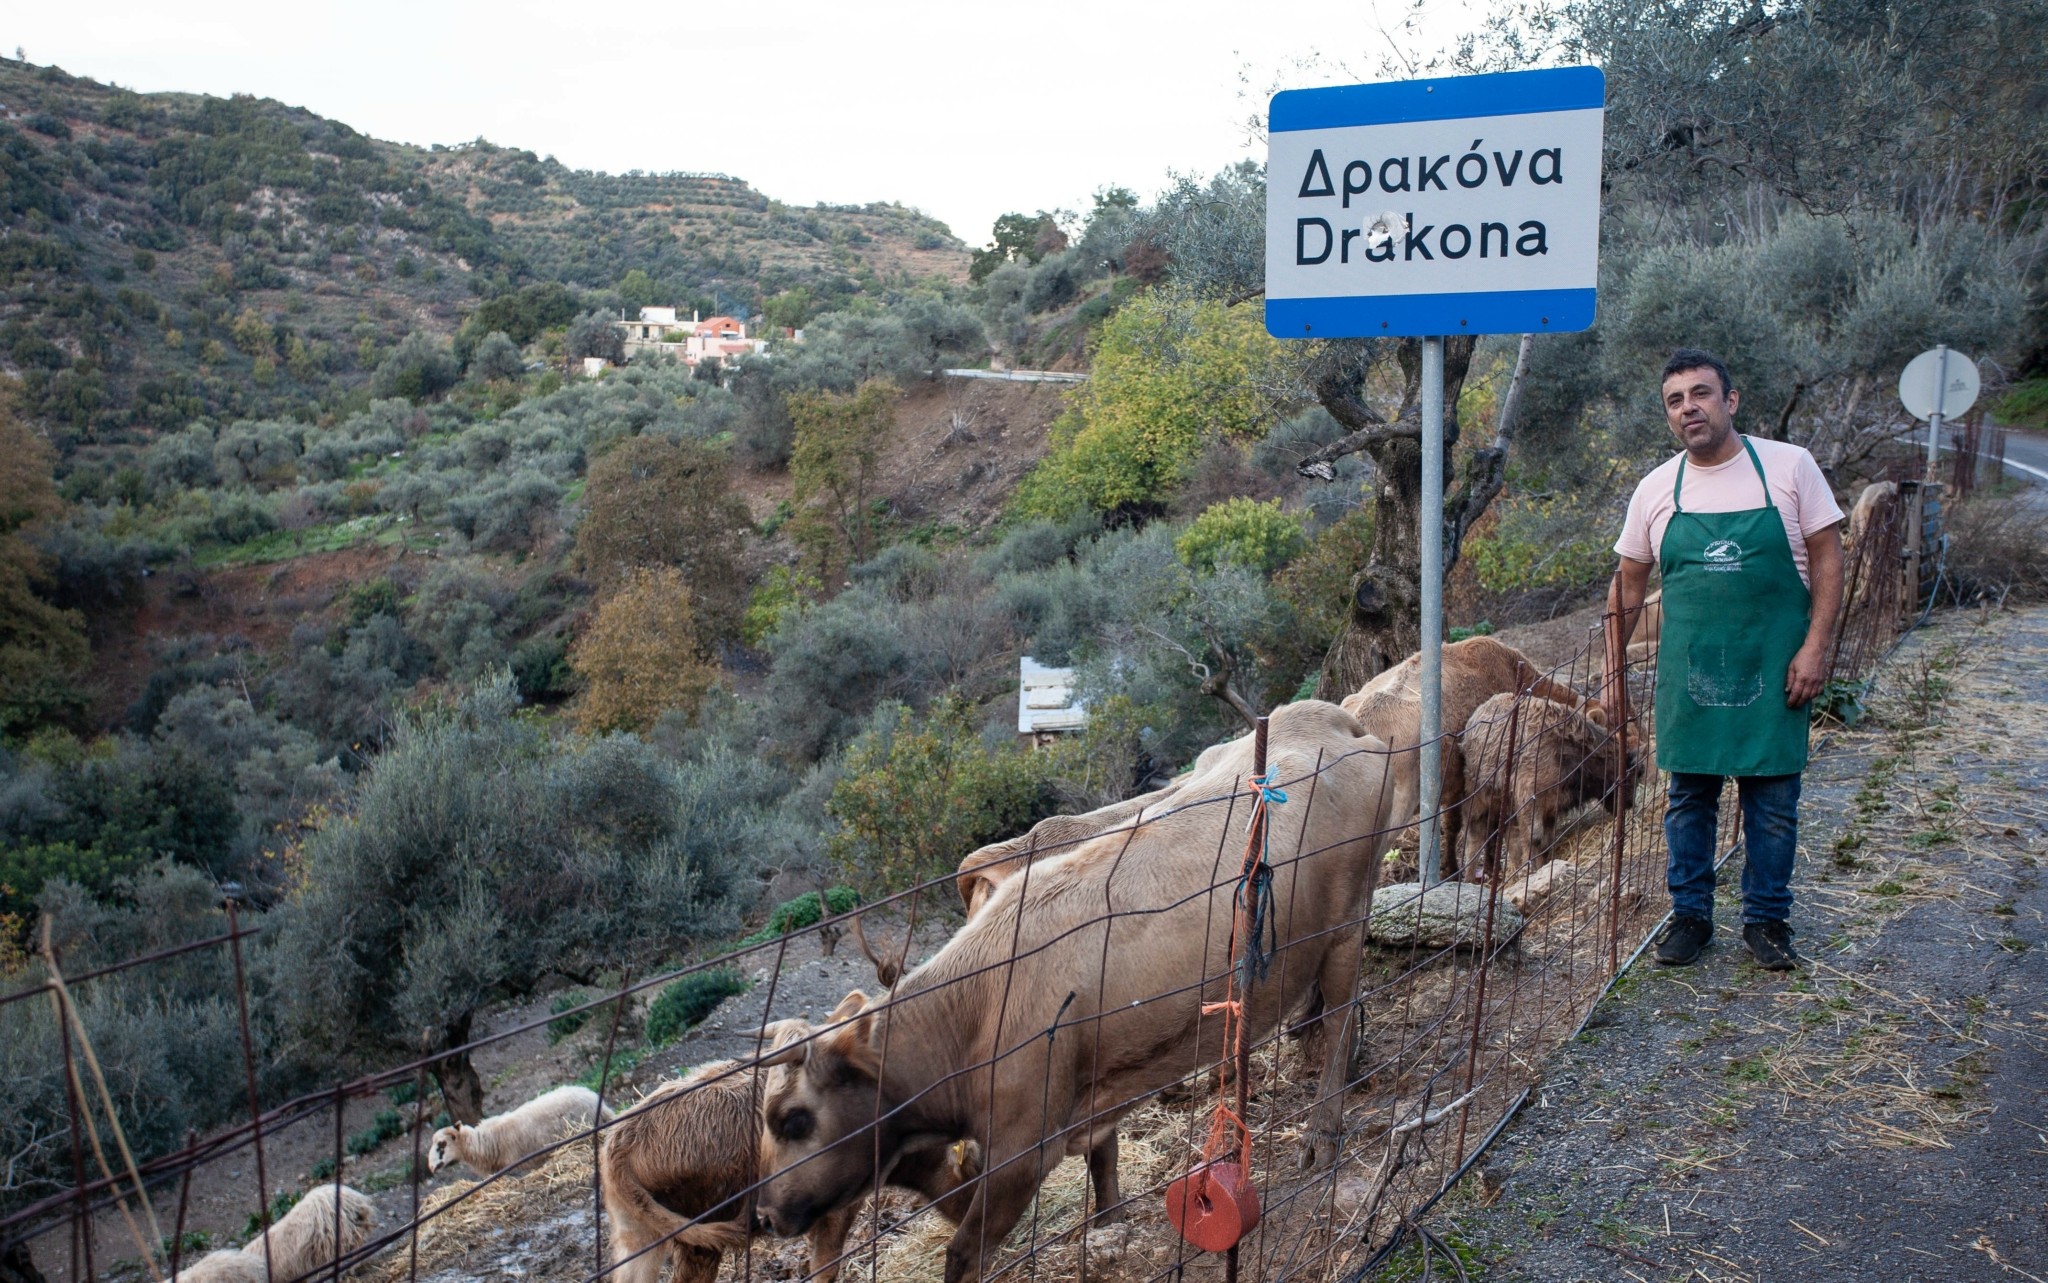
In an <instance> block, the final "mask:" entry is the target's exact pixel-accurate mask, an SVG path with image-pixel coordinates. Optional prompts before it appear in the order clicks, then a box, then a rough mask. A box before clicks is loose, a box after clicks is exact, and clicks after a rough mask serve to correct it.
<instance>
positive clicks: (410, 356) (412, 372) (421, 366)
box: [370, 330, 458, 404]
mask: <svg viewBox="0 0 2048 1283" xmlns="http://www.w3.org/2000/svg"><path fill="white" fill-rule="evenodd" d="M457 377H458V376H457V372H456V369H455V354H454V353H453V352H452V351H450V350H449V348H448V345H447V344H445V343H441V342H439V341H437V340H435V339H434V338H432V337H431V336H429V335H427V334H424V333H421V332H420V331H418V330H415V331H413V332H412V333H411V334H408V335H406V336H405V337H404V338H402V339H400V340H399V341H398V346H397V347H395V348H393V349H391V355H389V356H387V357H385V358H384V359H383V360H382V361H380V362H379V363H378V364H377V368H376V370H375V371H374V372H373V373H372V374H371V375H370V389H371V391H372V393H373V394H374V395H376V396H380V397H404V398H405V399H406V400H408V401H411V402H413V403H415V404H417V403H419V402H421V401H426V400H429V399H431V398H433V397H437V396H440V395H441V394H442V393H443V392H446V391H447V390H448V389H449V388H452V387H454V386H455V381H456V378H457Z"/></svg>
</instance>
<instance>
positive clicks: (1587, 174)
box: [1266, 67, 1606, 339]
mask: <svg viewBox="0 0 2048 1283" xmlns="http://www.w3.org/2000/svg"><path fill="white" fill-rule="evenodd" d="M1605 99H1606V78H1605V77H1604V76H1603V75H1602V74H1601V72H1600V69H1599V68H1598V67H1563V68H1558V69H1556V70H1551V71H1510V72H1502V73H1499V74H1495V75H1486V76H1460V77H1456V78H1452V79H1444V80H1411V81H1404V82H1400V83H1396V84H1377V85H1343V86H1339V87H1336V88H1331V89H1290V90H1287V91H1286V92H1283V93H1278V94H1275V95H1273V102H1272V106H1271V109H1270V114H1269V116H1268V119H1267V138H1268V144H1269V150H1268V152H1267V162H1266V329H1267V330H1268V331H1269V332H1271V333H1272V334H1273V335H1274V336H1275V337H1276V338H1297V339H1301V338H1362V337H1368V336H1373V335H1396V334H1400V335H1442V334H1519V333H1524V332H1536V333H1543V332H1551V333H1558V332H1563V331H1568V330H1583V329H1587V328H1589V327H1590V326H1591V325H1592V324H1593V303H1594V287H1595V285H1596V284H1597V279H1598V275H1599V269H1600V144H1601V127H1602V118H1603V114H1604V113H1603V111H1602V106H1603V104H1604V102H1605Z"/></svg>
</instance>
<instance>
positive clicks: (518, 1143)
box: [427, 1087, 612, 1176]
mask: <svg viewBox="0 0 2048 1283" xmlns="http://www.w3.org/2000/svg"><path fill="white" fill-rule="evenodd" d="M611 1117H612V1111H611V1110H609V1109H603V1110H600V1108H599V1106H598V1103H597V1093H596V1092H594V1091H592V1090H590V1088H588V1087H557V1088H555V1089H554V1090H553V1091H551V1092H546V1093H543V1094H542V1095H539V1096H536V1097H534V1098H533V1099H532V1100H529V1101H527V1102H526V1103H525V1104H524V1105H521V1106H520V1107H519V1108H517V1109H515V1110H513V1111H512V1112H511V1113H509V1114H497V1115H494V1116H492V1117H490V1118H486V1119H484V1120H483V1121H482V1122H480V1123H478V1124H477V1125H476V1126H474V1127H470V1126H468V1125H466V1124H463V1123H456V1124H455V1125H454V1126H452V1127H443V1128H442V1129H441V1130H439V1131H437V1132H435V1133H434V1143H433V1144H432V1145H430V1146H429V1147H428V1149H427V1171H428V1172H438V1171H440V1170H441V1169H442V1168H443V1167H446V1166H448V1165H449V1164H450V1163H464V1164H467V1165H468V1166H469V1168H470V1170H471V1171H474V1172H476V1173H478V1174H479V1175H483V1176H490V1175H492V1174H494V1173H496V1172H498V1171H501V1170H503V1169H505V1168H507V1167H510V1166H512V1165H513V1164H515V1163H516V1162H517V1161H518V1160H519V1159H521V1158H524V1157H525V1156H526V1155H528V1154H531V1153H532V1152H533V1151H535V1150H537V1149H539V1148H541V1147H542V1146H544V1145H549V1144H552V1143H554V1142H555V1141H558V1140H561V1139H562V1138H563V1136H565V1135H568V1134H571V1133H573V1132H579V1131H587V1130H588V1129H589V1128H591V1127H592V1126H594V1125H595V1124H596V1123H598V1122H599V1121H600V1120H602V1121H604V1122H610V1121H611Z"/></svg>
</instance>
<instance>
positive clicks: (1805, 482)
mask: <svg viewBox="0 0 2048 1283" xmlns="http://www.w3.org/2000/svg"><path fill="white" fill-rule="evenodd" d="M1748 440H1749V443H1750V445H1752V446H1754V447H1756V458H1757V462H1758V463H1761V464H1762V465H1763V466H1764V476H1765V477H1767V478H1768V479H1769V480H1770V483H1771V501H1772V502H1773V503H1775V504H1777V505H1778V516H1779V517H1780V518H1782V519H1783V520H1784V522H1785V539H1786V541H1787V542H1788V543H1790V544H1791V545H1792V560H1793V562H1794V563H1795V564H1796V565H1798V567H1799V578H1800V580H1801V582H1804V583H1808V584H1811V582H1812V581H1811V579H1809V578H1808V576H1807V573H1806V541H1807V539H1808V538H1810V537H1811V536H1813V535H1817V534H1819V533H1820V532H1821V531H1823V530H1826V529H1827V528H1828V527H1829V526H1832V525H1834V524H1835V523H1836V522H1838V521H1840V520H1841V519H1842V508H1841V505H1840V504H1837V503H1836V502H1835V493H1834V491H1833V490H1831V489H1829V488H1828V479H1827V478H1826V477H1824V476H1822V475H1821V471H1820V465H1819V464H1817V463H1815V462H1814V461H1813V456H1812V455H1810V454H1808V453H1807V452H1806V451H1805V449H1803V448H1802V447H1800V446H1796V445H1788V444H1787V443H1785V442H1783V441H1762V440H1758V439H1757V438H1755V437H1750V438H1748ZM1684 457H1685V456H1684V455H1683V454H1675V455H1673V456H1671V458H1670V459H1668V460H1666V461H1665V462H1663V463H1661V464H1659V465H1657V467H1656V468H1655V469H1654V470H1652V471H1651V473H1650V475H1649V476H1647V477H1644V478H1643V479H1642V481H1641V482H1640V483H1639V484H1638V485H1637V486H1636V492H1635V494H1634V496H1632V497H1631V498H1630V499H1629V501H1628V515H1627V516H1626V517H1624V518H1622V522H1621V538H1619V539H1617V540H1615V541H1614V551H1616V552H1618V553H1620V554H1621V555H1622V556H1624V557H1626V558H1628V559H1629V560H1630V561H1647V562H1651V563H1653V564H1654V563H1655V562H1656V561H1657V550H1658V549H1659V548H1661V547H1663V546H1664V527H1666V526H1668V525H1670V524H1671V514H1672V513H1673V512H1674V511H1676V506H1675V505H1674V503H1673V501H1672V493H1671V489H1672V486H1673V485H1674V484H1675V483H1676V482H1677V480H1678V461H1679V460H1680V459H1683V458H1684ZM1763 506H1764V493H1763V487H1762V486H1760V485H1758V484H1757V479H1756V467H1755V465H1753V464H1751V463H1750V461H1749V451H1747V450H1738V451H1736V452H1735V457H1734V458H1733V459H1730V460H1728V462H1726V463H1717V464H1715V465H1714V466H1713V467H1711V468H1702V467H1701V466H1700V465H1698V464H1697V463H1688V464H1686V465H1685V510H1686V511H1687V512H1740V511H1742V510H1743V509H1746V508H1761V507H1763Z"/></svg>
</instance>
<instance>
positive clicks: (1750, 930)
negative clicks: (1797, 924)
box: [1742, 922, 1805, 971]
mask: <svg viewBox="0 0 2048 1283" xmlns="http://www.w3.org/2000/svg"><path fill="white" fill-rule="evenodd" d="M1742 943H1744V944H1746V945H1748V946H1749V951H1750V953H1752V954H1753V955H1755V957H1756V965H1758V966H1759V967H1762V968H1763V969H1764V970H1765V971H1790V970H1791V969H1792V968H1794V967H1796V966H1798V965H1799V964H1800V963H1801V962H1803V961H1805V959H1803V958H1801V957H1800V956H1799V951H1798V950H1797V949H1794V948H1793V947H1792V924H1791V923H1789V922H1751V923H1748V924H1746V925H1744V927H1743V928H1742Z"/></svg>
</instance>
